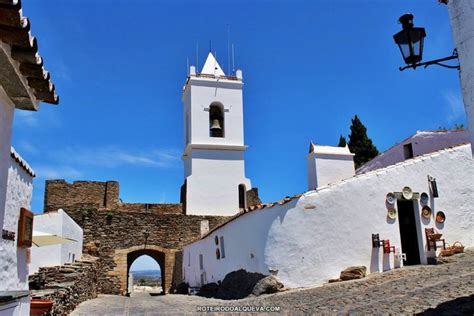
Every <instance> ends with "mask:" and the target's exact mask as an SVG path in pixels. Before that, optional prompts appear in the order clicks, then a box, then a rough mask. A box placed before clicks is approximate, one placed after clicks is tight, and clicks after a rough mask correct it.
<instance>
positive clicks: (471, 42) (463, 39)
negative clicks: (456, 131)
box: [439, 0, 474, 157]
mask: <svg viewBox="0 0 474 316" xmlns="http://www.w3.org/2000/svg"><path fill="white" fill-rule="evenodd" d="M439 2H441V3H444V4H447V5H448V12H449V20H450V22H451V29H452V32H453V38H454V44H455V45H456V49H457V51H458V54H459V56H458V58H459V64H460V65H461V71H460V80H461V91H462V95H463V101H464V108H465V109H466V115H467V125H468V128H469V132H470V134H471V150H472V154H473V157H474V1H471V0H439Z"/></svg>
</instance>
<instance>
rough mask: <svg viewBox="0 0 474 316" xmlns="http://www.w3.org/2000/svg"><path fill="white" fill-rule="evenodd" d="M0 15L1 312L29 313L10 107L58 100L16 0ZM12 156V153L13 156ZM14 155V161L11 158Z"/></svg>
mask: <svg viewBox="0 0 474 316" xmlns="http://www.w3.org/2000/svg"><path fill="white" fill-rule="evenodd" d="M1 3H2V8H1V9H2V11H1V18H0V227H1V228H2V237H1V239H0V301H1V302H2V304H1V305H0V314H1V315H2V316H3V315H29V297H28V295H29V292H28V282H27V279H28V266H27V259H28V258H27V257H28V256H27V254H28V248H29V247H30V245H31V233H32V231H31V229H32V213H31V212H29V211H28V209H29V208H30V199H31V190H32V185H31V177H32V175H31V174H30V173H29V171H28V170H30V171H31V169H28V167H27V164H26V163H25V162H24V161H23V160H22V159H21V158H19V156H18V155H17V154H15V152H14V151H11V130H12V124H13V117H14V113H15V110H27V111H37V110H38V108H39V103H40V102H41V101H42V102H47V103H52V104H57V103H58V101H59V99H58V97H57V96H56V94H55V91H54V90H55V89H54V85H53V84H52V83H51V81H50V74H49V73H48V72H47V71H46V70H44V68H43V59H42V58H41V57H40V56H39V55H38V43H37V40H36V38H34V37H33V36H32V35H31V33H30V28H31V26H30V22H29V20H28V19H27V18H26V17H24V16H23V15H22V6H21V0H3V1H1ZM12 155H13V156H15V157H17V158H18V160H15V159H17V158H14V157H12ZM12 159H13V160H15V162H13V161H12Z"/></svg>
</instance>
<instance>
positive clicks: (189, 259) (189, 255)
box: [188, 252, 191, 267]
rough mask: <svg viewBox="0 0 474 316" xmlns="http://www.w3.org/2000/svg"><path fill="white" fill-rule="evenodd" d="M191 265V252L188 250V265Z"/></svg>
mask: <svg viewBox="0 0 474 316" xmlns="http://www.w3.org/2000/svg"><path fill="white" fill-rule="evenodd" d="M190 266H191V253H190V252H188V267H190Z"/></svg>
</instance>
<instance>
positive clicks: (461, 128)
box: [452, 123, 466, 131]
mask: <svg viewBox="0 0 474 316" xmlns="http://www.w3.org/2000/svg"><path fill="white" fill-rule="evenodd" d="M452 129H453V130H454V131H464V130H466V127H465V126H464V124H463V123H460V124H454V127H453V128H452Z"/></svg>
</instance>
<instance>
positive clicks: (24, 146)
mask: <svg viewBox="0 0 474 316" xmlns="http://www.w3.org/2000/svg"><path fill="white" fill-rule="evenodd" d="M15 147H17V149H18V152H19V153H20V154H21V153H22V152H24V153H29V154H37V153H38V148H37V147H36V146H35V145H33V144H32V143H30V142H28V141H25V140H22V141H19V142H18V144H17V146H15Z"/></svg>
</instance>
